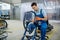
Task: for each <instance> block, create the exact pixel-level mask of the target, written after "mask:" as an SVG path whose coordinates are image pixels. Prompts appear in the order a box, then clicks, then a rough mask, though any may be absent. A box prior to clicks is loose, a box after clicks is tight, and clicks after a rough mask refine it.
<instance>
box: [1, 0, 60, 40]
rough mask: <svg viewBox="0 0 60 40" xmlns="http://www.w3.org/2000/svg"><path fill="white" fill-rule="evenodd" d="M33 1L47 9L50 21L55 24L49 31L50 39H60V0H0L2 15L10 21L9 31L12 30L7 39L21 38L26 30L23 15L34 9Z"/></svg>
mask: <svg viewBox="0 0 60 40" xmlns="http://www.w3.org/2000/svg"><path fill="white" fill-rule="evenodd" d="M32 2H37V4H38V6H39V7H40V8H43V9H45V10H46V13H47V16H48V19H49V23H50V24H51V25H53V26H54V29H53V30H52V31H51V32H50V33H48V36H49V37H50V39H49V40H60V31H59V30H60V0H0V17H3V18H4V20H6V22H7V23H8V28H7V31H11V33H8V38H7V40H21V38H22V36H23V33H24V30H25V29H24V27H23V16H24V13H25V12H26V11H31V10H33V9H32V8H31V3H32ZM12 35H13V36H12Z"/></svg>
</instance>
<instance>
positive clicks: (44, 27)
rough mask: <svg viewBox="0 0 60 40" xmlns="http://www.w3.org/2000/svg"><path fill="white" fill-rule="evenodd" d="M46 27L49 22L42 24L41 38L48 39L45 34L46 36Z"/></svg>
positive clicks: (42, 39)
mask: <svg viewBox="0 0 60 40" xmlns="http://www.w3.org/2000/svg"><path fill="white" fill-rule="evenodd" d="M46 29H47V24H46V23H43V24H42V25H41V40H46V38H45V36H46Z"/></svg>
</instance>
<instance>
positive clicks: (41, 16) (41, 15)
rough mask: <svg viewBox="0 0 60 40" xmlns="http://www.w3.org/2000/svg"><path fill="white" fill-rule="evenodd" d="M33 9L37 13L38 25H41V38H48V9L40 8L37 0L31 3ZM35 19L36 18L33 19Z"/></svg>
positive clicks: (43, 39) (44, 39)
mask: <svg viewBox="0 0 60 40" xmlns="http://www.w3.org/2000/svg"><path fill="white" fill-rule="evenodd" d="M31 7H32V9H33V10H34V11H35V13H36V18H35V20H36V23H37V22H38V23H37V25H38V26H40V30H41V40H46V38H45V36H46V29H47V23H46V21H47V14H46V11H45V10H43V9H41V8H40V9H39V7H38V6H37V3H36V2H33V3H32V4H31ZM33 21H34V20H33Z"/></svg>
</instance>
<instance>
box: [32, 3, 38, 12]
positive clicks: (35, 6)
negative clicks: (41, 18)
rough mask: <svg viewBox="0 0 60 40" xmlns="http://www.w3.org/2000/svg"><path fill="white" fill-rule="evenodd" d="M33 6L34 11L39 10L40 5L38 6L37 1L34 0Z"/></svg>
mask: <svg viewBox="0 0 60 40" xmlns="http://www.w3.org/2000/svg"><path fill="white" fill-rule="evenodd" d="M31 7H32V9H33V10H34V11H37V10H38V6H37V3H36V2H33V3H32V4H31Z"/></svg>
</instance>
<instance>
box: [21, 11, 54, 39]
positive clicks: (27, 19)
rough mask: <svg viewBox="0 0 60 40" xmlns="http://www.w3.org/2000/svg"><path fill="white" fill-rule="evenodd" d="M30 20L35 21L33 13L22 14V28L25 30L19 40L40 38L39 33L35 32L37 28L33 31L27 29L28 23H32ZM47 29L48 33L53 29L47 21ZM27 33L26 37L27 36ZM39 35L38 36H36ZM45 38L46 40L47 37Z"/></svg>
mask: <svg viewBox="0 0 60 40" xmlns="http://www.w3.org/2000/svg"><path fill="white" fill-rule="evenodd" d="M32 18H33V19H34V20H35V12H34V11H28V12H25V13H24V18H23V26H24V29H25V32H24V34H23V37H22V39H21V40H25V39H26V40H31V39H32V40H39V39H40V38H41V37H40V33H38V32H37V30H39V28H38V27H35V28H33V29H31V30H30V27H28V25H29V24H30V23H32V21H31V20H32ZM46 22H47V25H48V28H47V30H46V31H47V32H50V31H51V30H52V29H53V26H52V25H51V24H49V22H48V20H47V21H46ZM27 32H28V35H27ZM38 34H39V35H38ZM46 38H47V39H48V38H49V37H48V36H46Z"/></svg>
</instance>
